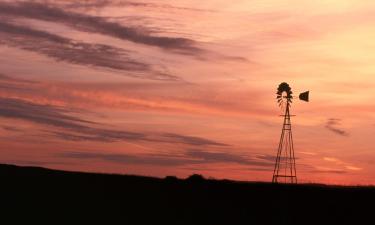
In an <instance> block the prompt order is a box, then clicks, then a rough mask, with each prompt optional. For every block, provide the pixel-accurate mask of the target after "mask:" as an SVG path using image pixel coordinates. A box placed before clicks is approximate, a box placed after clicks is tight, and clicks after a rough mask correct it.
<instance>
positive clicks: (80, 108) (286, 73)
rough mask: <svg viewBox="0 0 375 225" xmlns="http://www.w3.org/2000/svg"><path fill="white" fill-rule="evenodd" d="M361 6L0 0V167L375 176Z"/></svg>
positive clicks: (260, 176) (373, 10)
mask: <svg viewBox="0 0 375 225" xmlns="http://www.w3.org/2000/svg"><path fill="white" fill-rule="evenodd" d="M374 15H375V2H374V1H355V0H350V1H349V0H348V1H342V0H340V1H339V0H329V1H328V0H325V1H307V0H289V1H276V0H255V1H247V0H242V1H240V0H235V1H224V0H215V1H197V0H189V1H182V0H181V1H180V0H179V1H176V0H173V1H172V0H163V1H160V0H145V1H124V0H121V1H120V0H112V1H111V0H92V1H89V0H88V1H68V0H65V1H64V0H58V1H47V0H39V1H4V0H3V1H0V17H1V19H0V53H1V54H0V60H1V64H0V122H1V123H0V124H1V125H0V142H1V146H3V147H2V150H1V151H0V162H1V163H12V164H18V165H36V166H44V167H49V168H57V169H66V170H81V171H96V172H111V173H126V174H139V175H150V176H159V177H164V176H166V175H177V176H179V177H186V176H188V175H190V174H192V173H200V174H203V175H204V176H206V177H214V178H228V179H238V180H260V181H271V179H272V169H273V163H274V162H273V161H274V156H275V155H276V150H277V149H276V148H277V144H278V141H279V135H280V132H281V123H282V121H281V118H280V117H279V116H278V115H279V114H280V109H279V108H278V106H277V104H276V101H275V92H276V88H277V86H278V84H279V83H281V82H283V81H285V82H288V83H289V84H290V85H291V87H292V90H293V92H294V93H295V95H297V94H298V93H300V92H303V91H306V90H310V91H311V102H309V103H305V102H301V101H297V100H295V102H294V103H293V106H292V113H293V114H296V115H297V117H293V120H292V123H293V132H294V142H295V151H296V157H297V175H298V178H299V181H300V182H320V183H331V184H372V185H373V184H375V175H374V174H375V166H374V164H373V160H374V159H375V152H374V150H375V149H374V147H375V144H374V142H373V141H372V136H373V133H374V130H375V116H374V111H375V105H374V102H373V101H372V99H373V96H374V89H373V88H372V87H374V85H375V78H374V74H373V73H374V71H375V66H374V65H375V64H374V63H373V62H374V61H375V53H374V52H375V51H374V50H375V44H373V40H374V38H375V28H374V27H375V26H374V25H375V16H374Z"/></svg>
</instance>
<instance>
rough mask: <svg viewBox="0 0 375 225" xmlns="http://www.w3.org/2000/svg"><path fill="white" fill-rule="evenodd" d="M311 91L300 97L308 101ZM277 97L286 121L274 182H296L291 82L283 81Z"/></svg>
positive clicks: (282, 131) (278, 151) (274, 172)
mask: <svg viewBox="0 0 375 225" xmlns="http://www.w3.org/2000/svg"><path fill="white" fill-rule="evenodd" d="M309 93H310V92H309V91H306V92H303V93H301V94H300V95H299V99H300V100H302V101H306V102H308V101H309ZM276 99H277V102H278V103H279V106H280V107H281V108H282V110H284V109H285V113H284V115H281V116H283V117H284V122H283V128H282V130H281V137H280V142H279V147H278V150H277V157H276V162H275V168H274V171H273V178H272V183H292V184H296V183H297V172H296V160H295V157H294V146H293V135H292V123H291V120H290V117H291V116H292V115H290V107H291V104H292V100H293V92H292V89H291V87H290V86H289V84H287V83H285V82H283V83H281V84H280V85H279V87H278V88H277V92H276Z"/></svg>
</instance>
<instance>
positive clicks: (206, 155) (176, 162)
mask: <svg viewBox="0 0 375 225" xmlns="http://www.w3.org/2000/svg"><path fill="white" fill-rule="evenodd" d="M57 156H58V157H62V158H70V159H87V160H90V159H96V160H103V161H109V162H115V163H120V164H138V165H154V166H188V165H195V164H213V163H234V164H240V165H245V166H258V167H260V168H259V169H261V168H263V169H265V168H270V167H272V166H273V163H270V162H267V161H262V160H257V159H256V158H253V159H252V158H247V157H244V156H241V155H238V154H231V153H225V152H209V151H206V150H198V149H190V150H187V151H186V152H185V153H184V154H183V155H178V156H176V155H165V154H163V155H158V154H152V155H151V154H143V155H142V154H140V155H130V154H115V153H91V152H69V151H67V152H63V153H60V154H57ZM255 169H257V168H255Z"/></svg>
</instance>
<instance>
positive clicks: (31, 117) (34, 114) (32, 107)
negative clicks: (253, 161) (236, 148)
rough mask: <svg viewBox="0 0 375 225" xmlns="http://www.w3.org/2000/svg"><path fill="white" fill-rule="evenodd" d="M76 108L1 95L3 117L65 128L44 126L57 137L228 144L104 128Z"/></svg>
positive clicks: (204, 144) (192, 144) (201, 144)
mask: <svg viewBox="0 0 375 225" xmlns="http://www.w3.org/2000/svg"><path fill="white" fill-rule="evenodd" d="M72 112H75V111H74V110H69V109H66V108H63V107H56V106H52V105H42V104H36V103H32V102H28V101H24V100H21V99H14V98H0V117H5V118H11V119H22V120H26V121H29V122H33V123H36V124H40V125H44V126H52V127H55V128H60V129H62V130H59V131H56V130H51V129H47V130H44V131H45V132H47V133H48V134H49V135H53V136H54V137H57V138H60V139H63V140H69V141H97V142H117V141H147V142H156V143H173V144H186V145H191V146H218V147H222V146H228V145H227V144H224V143H220V142H216V141H213V140H209V139H206V138H201V137H195V136H185V135H181V134H174V133H167V134H165V133H161V134H160V133H141V132H133V131H123V130H116V129H107V128H101V127H98V126H103V124H98V123H95V122H92V121H88V120H83V119H80V118H79V117H77V116H71V115H69V114H70V113H72Z"/></svg>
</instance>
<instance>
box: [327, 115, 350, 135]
mask: <svg viewBox="0 0 375 225" xmlns="http://www.w3.org/2000/svg"><path fill="white" fill-rule="evenodd" d="M340 125H341V119H336V118H330V119H328V121H327V122H326V125H325V128H327V129H328V130H330V131H332V132H333V133H335V134H337V135H340V136H343V137H346V136H349V133H348V132H347V131H345V130H343V129H340V128H338V127H337V126H340Z"/></svg>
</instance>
